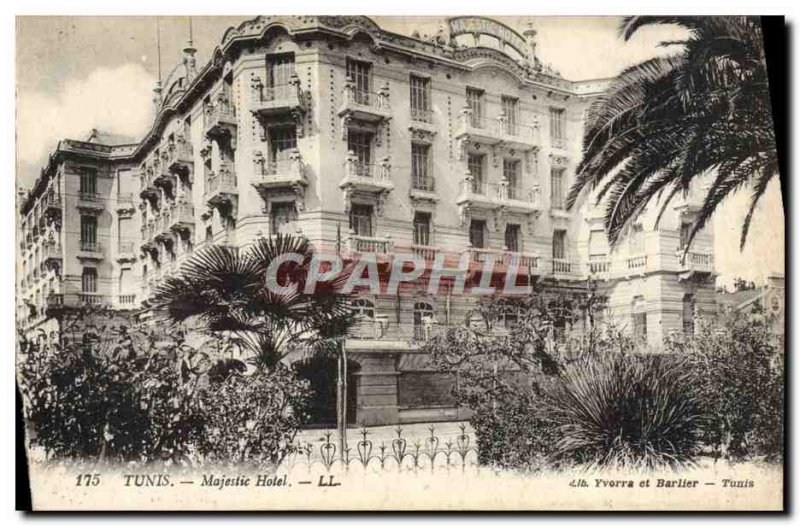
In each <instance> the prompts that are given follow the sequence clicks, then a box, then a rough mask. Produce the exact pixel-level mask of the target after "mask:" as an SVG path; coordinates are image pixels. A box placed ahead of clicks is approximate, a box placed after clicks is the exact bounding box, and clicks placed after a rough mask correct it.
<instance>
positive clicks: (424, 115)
mask: <svg viewBox="0 0 800 526" xmlns="http://www.w3.org/2000/svg"><path fill="white" fill-rule="evenodd" d="M410 86H411V120H413V121H417V122H431V95H430V88H431V82H430V79H426V78H422V77H417V76H414V75H411V83H410Z"/></svg>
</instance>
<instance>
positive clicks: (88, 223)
mask: <svg viewBox="0 0 800 526" xmlns="http://www.w3.org/2000/svg"><path fill="white" fill-rule="evenodd" d="M96 245H97V218H96V217H95V216H81V248H82V249H90V250H93V249H94V248H95V247H96Z"/></svg>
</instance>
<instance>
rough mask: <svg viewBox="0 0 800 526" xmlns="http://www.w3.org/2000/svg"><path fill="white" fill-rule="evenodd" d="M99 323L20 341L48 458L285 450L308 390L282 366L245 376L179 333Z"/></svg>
mask: <svg viewBox="0 0 800 526" xmlns="http://www.w3.org/2000/svg"><path fill="white" fill-rule="evenodd" d="M104 329H105V330H104V331H102V332H101V335H100V336H98V337H96V338H94V339H93V340H90V339H87V343H66V344H64V345H61V344H52V345H43V346H38V345H35V344H31V343H29V342H27V343H26V345H25V349H26V353H25V354H24V355H23V356H21V357H20V361H19V380H20V387H21V392H22V394H23V400H24V411H25V415H26V420H27V424H28V427H29V430H30V431H31V433H30V434H29V437H30V443H31V445H33V446H39V447H42V448H43V449H44V450H45V452H46V453H47V456H48V458H50V459H87V458H96V459H101V460H102V459H108V460H116V461H125V462H130V461H136V462H149V461H165V462H193V461H196V460H201V461H202V460H205V459H204V458H203V457H202V456H203V455H205V456H206V457H207V459H208V460H210V461H213V462H228V461H231V462H236V461H240V460H249V461H253V462H257V463H259V464H265V463H270V462H272V463H277V462H280V460H282V459H283V456H284V455H285V454H286V452H287V451H288V450H289V448H290V445H291V442H292V441H293V439H294V435H295V433H296V432H297V430H298V429H299V427H300V426H301V425H302V423H303V421H304V418H305V409H304V404H305V402H306V400H307V399H308V394H309V393H308V392H309V389H308V386H307V384H306V383H305V382H304V381H303V380H301V379H299V378H298V377H297V376H295V375H294V374H293V373H292V372H291V371H290V370H288V369H287V368H286V367H283V366H280V365H278V366H276V367H275V368H273V369H271V370H266V369H263V370H262V369H259V370H257V371H256V372H255V373H253V374H252V375H244V374H243V370H242V367H240V366H238V365H237V364H236V363H231V362H232V361H231V360H216V359H212V358H211V357H209V356H208V355H206V354H205V353H203V352H199V351H196V350H194V349H192V348H190V347H189V346H187V345H185V344H183V343H182V342H181V341H180V340H173V341H171V342H164V341H163V340H161V341H160V342H159V344H158V345H156V343H155V339H153V338H151V337H148V336H147V335H140V336H141V337H139V336H137V335H133V334H132V333H131V332H130V331H129V330H128V329H127V328H126V327H119V328H104ZM198 454H199V455H201V456H200V457H198Z"/></svg>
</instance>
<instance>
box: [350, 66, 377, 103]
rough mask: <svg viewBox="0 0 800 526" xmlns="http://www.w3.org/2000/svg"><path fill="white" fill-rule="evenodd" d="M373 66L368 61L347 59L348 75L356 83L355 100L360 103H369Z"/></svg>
mask: <svg viewBox="0 0 800 526" xmlns="http://www.w3.org/2000/svg"><path fill="white" fill-rule="evenodd" d="M371 70H372V67H371V66H370V64H368V63H366V62H360V61H358V60H350V59H347V76H348V77H349V78H350V80H352V81H353V83H354V84H355V92H354V96H355V101H356V103H358V104H369V102H370V101H369V99H370V91H372V89H371V88H372V71H371Z"/></svg>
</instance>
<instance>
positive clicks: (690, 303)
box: [683, 294, 694, 338]
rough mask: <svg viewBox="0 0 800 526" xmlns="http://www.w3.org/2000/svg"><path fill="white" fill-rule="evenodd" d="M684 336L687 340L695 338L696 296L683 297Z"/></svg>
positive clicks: (685, 295)
mask: <svg viewBox="0 0 800 526" xmlns="http://www.w3.org/2000/svg"><path fill="white" fill-rule="evenodd" d="M683 336H684V337H685V338H691V337H693V336H694V294H684V296H683Z"/></svg>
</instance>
